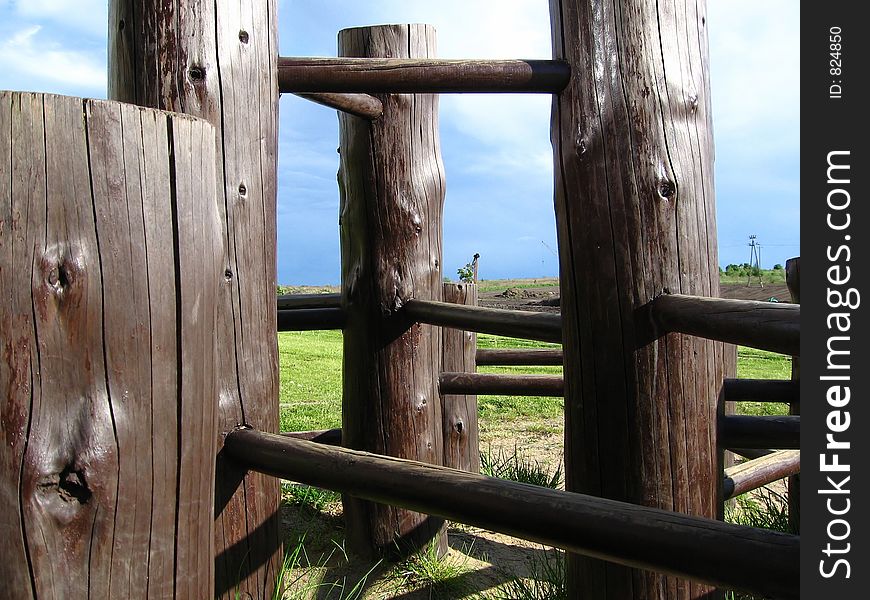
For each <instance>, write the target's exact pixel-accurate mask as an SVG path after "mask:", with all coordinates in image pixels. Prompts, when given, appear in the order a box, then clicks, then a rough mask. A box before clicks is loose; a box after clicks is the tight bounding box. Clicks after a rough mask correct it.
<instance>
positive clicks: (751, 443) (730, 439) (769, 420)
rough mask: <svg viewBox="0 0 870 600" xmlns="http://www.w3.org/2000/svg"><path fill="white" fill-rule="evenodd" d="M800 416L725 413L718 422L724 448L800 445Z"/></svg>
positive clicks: (791, 447)
mask: <svg viewBox="0 0 870 600" xmlns="http://www.w3.org/2000/svg"><path fill="white" fill-rule="evenodd" d="M800 435H801V418H800V417H792V416H763V417H754V416H746V415H726V416H725V417H723V418H721V419H720V422H719V443H720V444H722V446H723V447H724V448H775V449H777V450H790V449H797V448H800Z"/></svg>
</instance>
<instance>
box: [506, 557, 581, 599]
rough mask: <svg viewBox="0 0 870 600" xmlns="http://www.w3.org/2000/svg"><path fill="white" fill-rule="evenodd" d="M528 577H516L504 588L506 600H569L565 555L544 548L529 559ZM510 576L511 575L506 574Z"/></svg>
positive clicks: (512, 577)
mask: <svg viewBox="0 0 870 600" xmlns="http://www.w3.org/2000/svg"><path fill="white" fill-rule="evenodd" d="M528 565H529V575H528V577H514V576H511V579H510V580H509V581H508V582H507V583H506V584H505V585H504V586H503V587H502V593H503V594H504V595H503V596H501V598H504V599H505V600H508V599H510V600H567V599H568V590H567V587H566V584H565V553H564V552H562V551H561V550H549V549H546V548H543V551H542V552H536V553H535V554H533V555H532V556H531V557H530V558H529V559H528ZM506 575H508V576H510V574H506Z"/></svg>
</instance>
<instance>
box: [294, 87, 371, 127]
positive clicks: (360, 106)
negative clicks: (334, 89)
mask: <svg viewBox="0 0 870 600" xmlns="http://www.w3.org/2000/svg"><path fill="white" fill-rule="evenodd" d="M296 95H297V96H299V97H300V98H305V99H306V100H311V101H312V102H317V103H318V104H322V105H323V106H328V107H330V108H334V109H336V110H340V111H342V112H346V113H349V114H351V115H355V116H357V117H360V118H362V119H368V120H369V121H375V120H377V119H380V118H381V116H382V115H383V114H384V104H383V103H382V102H381V101H380V100H378V99H377V98H375V97H374V96H370V95H368V94H335V93H331V92H318V93H311V92H307V93H304V92H299V93H297V94H296Z"/></svg>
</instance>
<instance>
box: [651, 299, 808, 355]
mask: <svg viewBox="0 0 870 600" xmlns="http://www.w3.org/2000/svg"><path fill="white" fill-rule="evenodd" d="M650 311H651V312H652V317H653V320H654V321H655V323H656V325H657V326H658V327H659V328H661V329H662V330H664V331H673V332H680V333H685V334H688V335H693V336H699V337H704V338H707V339H712V340H720V341H723V342H729V343H732V344H741V345H744V346H750V347H752V348H760V349H762V350H769V351H771V352H779V353H782V354H792V355H795V356H797V355H799V354H800V333H801V332H800V317H801V310H800V306H798V305H796V304H786V303H775V302H757V301H755V300H726V299H724V298H702V297H699V296H689V295H685V294H664V295H662V296H659V297H658V298H656V299H655V300H653V301H652V303H651V305H650Z"/></svg>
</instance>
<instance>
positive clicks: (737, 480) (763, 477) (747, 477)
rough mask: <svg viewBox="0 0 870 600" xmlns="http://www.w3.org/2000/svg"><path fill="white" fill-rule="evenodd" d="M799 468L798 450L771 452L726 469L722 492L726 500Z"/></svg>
mask: <svg viewBox="0 0 870 600" xmlns="http://www.w3.org/2000/svg"><path fill="white" fill-rule="evenodd" d="M800 470H801V453H800V451H799V450H779V451H777V452H772V453H770V454H767V455H765V456H762V457H760V458H756V459H753V460H749V461H746V462H744V463H741V464H739V465H735V466H733V467H729V468H728V469H726V470H725V485H724V486H723V492H722V494H723V496H724V498H725V499H726V500H728V499H729V498H733V497H734V496H739V495H740V494H745V493H746V492H749V491H751V490H754V489H757V488H760V487H761V486H763V485H767V484H769V483H773V482H774V481H777V480H778V479H782V478H784V477H788V476H789V475H795V474H797V473H800Z"/></svg>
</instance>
